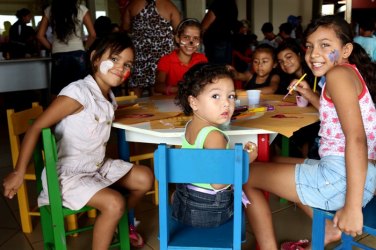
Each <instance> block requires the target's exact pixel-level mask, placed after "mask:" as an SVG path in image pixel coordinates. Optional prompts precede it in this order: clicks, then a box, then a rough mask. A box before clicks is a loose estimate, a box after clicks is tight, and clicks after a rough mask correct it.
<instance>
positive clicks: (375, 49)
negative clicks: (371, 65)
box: [354, 18, 376, 62]
mask: <svg viewBox="0 0 376 250" xmlns="http://www.w3.org/2000/svg"><path fill="white" fill-rule="evenodd" d="M374 31H375V22H373V21H372V19H370V18H364V19H362V20H361V21H360V22H359V36H356V37H355V38H354V42H356V43H359V44H360V45H361V46H362V47H363V48H364V49H365V51H366V52H367V54H368V56H369V57H370V58H371V60H372V61H373V62H376V36H375V35H374V34H373V32H374Z"/></svg>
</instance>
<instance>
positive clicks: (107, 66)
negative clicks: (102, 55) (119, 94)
mask: <svg viewBox="0 0 376 250" xmlns="http://www.w3.org/2000/svg"><path fill="white" fill-rule="evenodd" d="M112 67H114V63H113V62H112V61H110V60H106V61H103V62H101V65H100V66H99V71H100V72H101V73H102V74H107V72H108V71H109V70H110V69H111V68H112Z"/></svg>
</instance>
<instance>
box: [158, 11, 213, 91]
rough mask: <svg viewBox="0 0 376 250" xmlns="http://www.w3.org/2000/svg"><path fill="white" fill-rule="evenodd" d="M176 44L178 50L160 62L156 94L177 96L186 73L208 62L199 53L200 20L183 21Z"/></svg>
mask: <svg viewBox="0 0 376 250" xmlns="http://www.w3.org/2000/svg"><path fill="white" fill-rule="evenodd" d="M175 42H176V46H177V49H176V50H174V51H173V52H171V53H170V54H167V55H165V56H163V57H162V58H161V59H160V60H159V62H158V66H157V76H156V83H155V86H154V91H155V92H156V93H161V94H165V95H175V93H176V92H177V89H178V88H177V85H178V82H179V81H180V80H182V79H183V75H184V74H185V72H187V71H188V69H190V68H191V67H192V66H193V65H196V64H197V63H202V62H207V61H208V60H207V58H206V57H205V55H204V54H202V53H198V52H197V50H198V49H199V46H200V44H201V26H200V22H199V21H198V20H196V19H193V18H188V19H184V20H183V21H181V22H180V24H179V25H178V27H177V32H176V36H175Z"/></svg>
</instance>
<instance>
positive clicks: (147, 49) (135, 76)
mask: <svg viewBox="0 0 376 250" xmlns="http://www.w3.org/2000/svg"><path fill="white" fill-rule="evenodd" d="M179 22H180V13H179V11H178V9H177V8H176V6H175V5H174V4H173V3H172V2H171V1H170V0H131V1H130V3H129V5H128V6H127V8H126V10H125V13H124V20H123V28H124V30H126V31H129V32H130V35H131V37H132V41H133V44H134V46H135V50H136V61H135V65H134V71H133V73H132V77H131V79H130V83H129V88H130V90H132V91H134V92H135V94H136V95H137V96H141V95H142V93H143V91H144V90H147V91H148V94H149V95H151V94H152V90H151V89H152V87H153V86H154V83H155V73H156V69H157V62H158V60H159V58H161V57H162V56H164V55H166V54H168V53H170V52H171V51H172V50H173V49H174V30H175V29H176V27H177V26H178V24H179Z"/></svg>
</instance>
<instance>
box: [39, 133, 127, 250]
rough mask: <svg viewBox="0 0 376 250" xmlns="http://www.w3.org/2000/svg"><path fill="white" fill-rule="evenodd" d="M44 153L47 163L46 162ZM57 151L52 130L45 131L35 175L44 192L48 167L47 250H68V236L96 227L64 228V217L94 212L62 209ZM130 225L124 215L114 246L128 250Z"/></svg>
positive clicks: (44, 226)
mask: <svg viewBox="0 0 376 250" xmlns="http://www.w3.org/2000/svg"><path fill="white" fill-rule="evenodd" d="M43 152H44V160H43ZM56 161H57V151H56V142H55V137H54V135H53V134H52V133H51V130H50V129H49V128H44V129H43V130H42V142H39V143H38V145H37V146H36V148H35V150H34V164H35V168H36V169H35V174H36V178H37V180H36V181H37V191H38V193H40V191H41V190H42V181H41V174H42V170H43V168H44V163H45V166H46V176H47V186H48V194H49V201H50V205H46V206H42V207H40V214H41V224H42V234H43V244H44V249H57V250H60V249H61V250H63V249H67V243H66V236H67V235H72V234H76V233H79V232H82V231H86V230H91V229H92V228H93V225H90V226H85V227H81V228H78V229H75V230H71V231H67V230H66V229H65V227H64V217H65V216H68V215H72V214H78V213H82V212H87V211H89V210H92V209H93V208H92V207H89V206H85V207H83V208H82V209H80V210H71V209H68V208H65V207H63V205H62V201H61V192H60V187H59V180H58V176H57V171H56ZM128 227H129V225H128V216H127V212H125V213H124V215H123V217H122V218H121V220H120V222H119V225H118V235H117V238H118V239H116V240H114V242H113V243H112V245H111V248H112V247H119V249H121V250H129V249H130V244H129V228H128Z"/></svg>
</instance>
